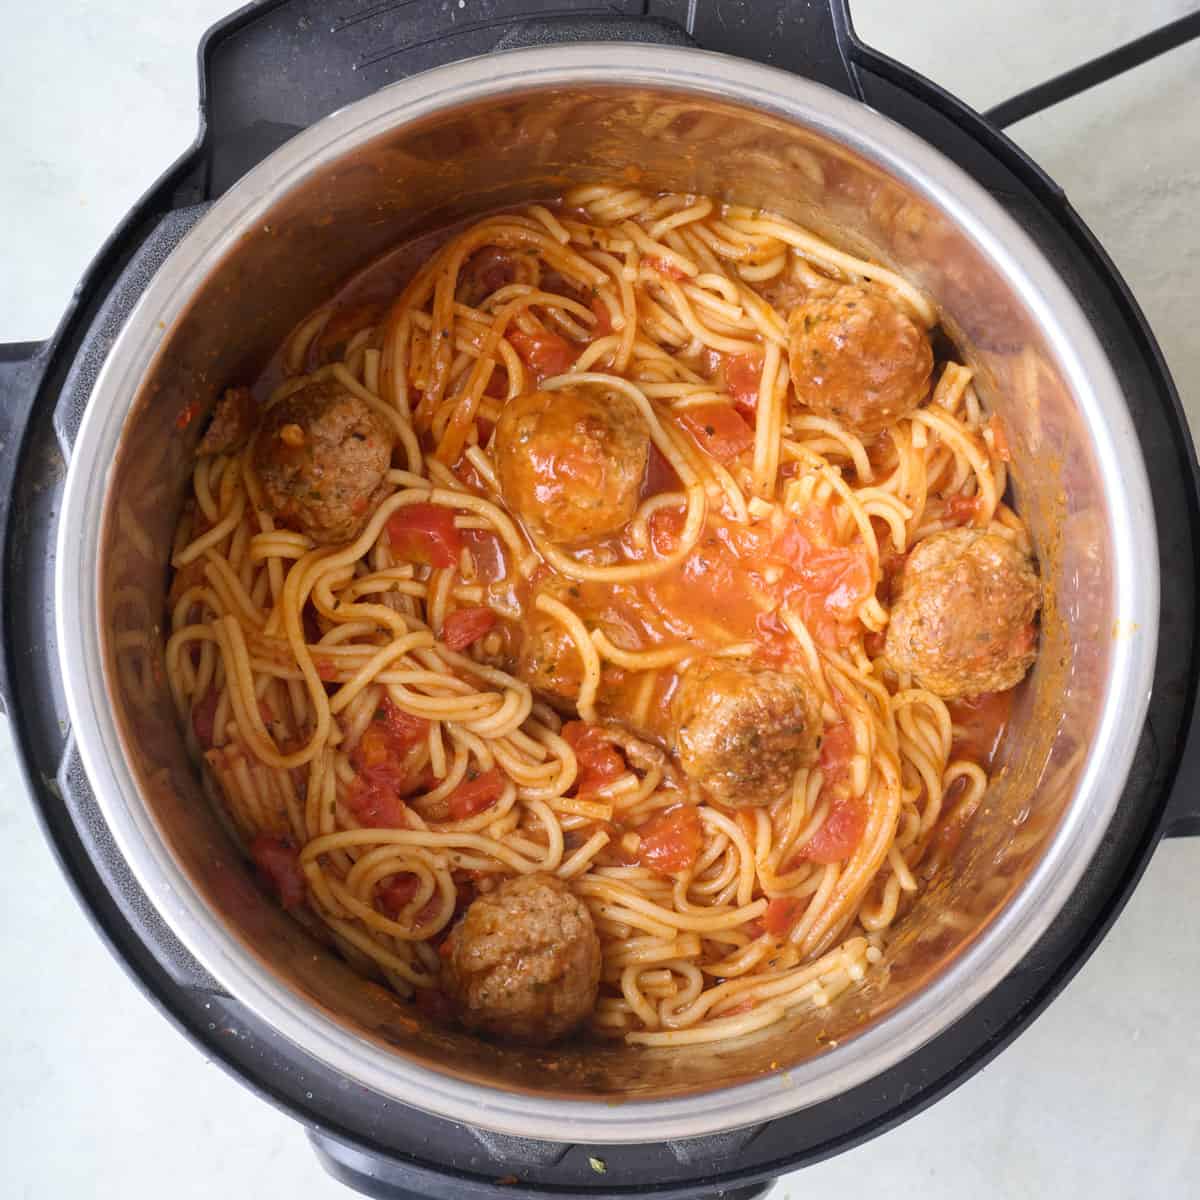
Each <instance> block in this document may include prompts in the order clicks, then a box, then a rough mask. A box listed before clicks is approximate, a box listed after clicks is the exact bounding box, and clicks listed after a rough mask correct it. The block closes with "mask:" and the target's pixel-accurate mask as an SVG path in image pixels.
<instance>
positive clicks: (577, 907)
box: [442, 875, 600, 1044]
mask: <svg viewBox="0 0 1200 1200" xmlns="http://www.w3.org/2000/svg"><path fill="white" fill-rule="evenodd" d="M448 944H449V946H450V952H449V957H447V958H445V959H444V960H443V963H442V987H443V990H444V991H445V993H446V994H447V995H448V996H449V997H450V1000H451V1002H452V1003H453V1004H454V1006H455V1009H456V1010H457V1012H458V1017H459V1020H461V1021H462V1023H463V1024H464V1025H465V1026H466V1027H467V1028H468V1029H474V1030H477V1031H479V1032H481V1033H489V1034H491V1035H493V1036H494V1037H498V1038H505V1039H507V1040H512V1041H522V1042H534V1043H538V1044H544V1043H546V1042H553V1041H555V1040H557V1039H558V1038H561V1037H563V1036H565V1035H566V1034H568V1033H570V1032H571V1030H573V1029H574V1028H575V1027H576V1026H577V1025H579V1024H580V1022H582V1021H584V1020H585V1019H586V1018H587V1017H588V1016H589V1015H590V1013H591V1011H592V1009H593V1008H595V1006H596V990H597V988H598V987H599V985H600V938H599V937H598V936H597V934H596V928H595V926H594V925H593V924H592V917H591V914H590V913H589V912H588V910H587V909H586V908H585V907H584V904H583V902H582V901H581V900H579V899H578V898H577V897H576V896H575V895H574V894H573V893H572V892H571V890H570V889H569V888H568V887H567V885H566V884H565V883H563V882H562V880H561V879H557V878H555V877H554V876H553V875H523V876H518V877H517V878H515V879H508V880H505V882H504V883H502V884H501V885H500V886H499V887H498V888H497V889H496V890H495V891H494V892H490V893H487V894H485V895H482V896H480V897H478V898H477V899H476V900H474V901H472V903H471V906H470V908H468V909H467V914H466V916H465V917H463V919H462V922H461V923H460V924H459V925H458V926H457V927H456V928H455V929H454V931H453V932H452V933H451V935H450V938H449V939H448Z"/></svg>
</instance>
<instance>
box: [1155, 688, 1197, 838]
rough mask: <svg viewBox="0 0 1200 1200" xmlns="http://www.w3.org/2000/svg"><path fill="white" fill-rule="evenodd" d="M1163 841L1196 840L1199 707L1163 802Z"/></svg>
mask: <svg viewBox="0 0 1200 1200" xmlns="http://www.w3.org/2000/svg"><path fill="white" fill-rule="evenodd" d="M1163 837H1200V705H1198V707H1197V710H1196V711H1195V712H1194V713H1193V715H1192V727H1191V729H1190V730H1189V731H1188V736H1187V743H1186V744H1185V746H1184V748H1183V757H1182V758H1181V759H1180V762H1179V770H1178V772H1177V773H1176V775H1175V782H1174V783H1173V784H1172V786H1171V794H1170V796H1169V797H1168V799H1167V812H1166V816H1165V817H1164V818H1163Z"/></svg>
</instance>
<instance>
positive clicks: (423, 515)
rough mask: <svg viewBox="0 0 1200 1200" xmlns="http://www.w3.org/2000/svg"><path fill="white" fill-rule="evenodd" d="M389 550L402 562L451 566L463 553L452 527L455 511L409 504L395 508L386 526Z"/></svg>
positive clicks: (457, 535) (433, 506)
mask: <svg viewBox="0 0 1200 1200" xmlns="http://www.w3.org/2000/svg"><path fill="white" fill-rule="evenodd" d="M387 533H388V541H389V542H390V543H391V547H392V550H393V551H394V552H395V553H396V555H397V556H398V557H399V558H401V559H403V560H404V561H405V562H417V563H428V564H429V566H431V567H452V566H454V565H455V564H456V563H457V562H458V556H459V552H460V551H461V550H462V545H463V542H462V534H461V533H459V531H458V530H457V529H456V528H455V527H454V512H453V511H452V510H451V509H449V508H443V507H442V506H441V505H440V504H409V505H407V506H405V507H404V508H400V509H397V510H396V511H395V512H394V513H393V514H392V515H391V516H390V517H389V518H388V523H387Z"/></svg>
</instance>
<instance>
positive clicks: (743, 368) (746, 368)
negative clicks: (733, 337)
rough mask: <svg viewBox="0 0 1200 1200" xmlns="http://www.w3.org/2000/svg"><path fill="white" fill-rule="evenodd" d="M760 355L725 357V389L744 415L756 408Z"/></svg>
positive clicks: (761, 364) (761, 366)
mask: <svg viewBox="0 0 1200 1200" xmlns="http://www.w3.org/2000/svg"><path fill="white" fill-rule="evenodd" d="M762 368H763V360H762V355H760V354H730V355H727V356H726V357H725V387H726V388H727V389H728V391H729V394H730V395H731V396H732V397H733V402H734V404H736V405H737V406H738V408H739V409H740V410H741V411H742V412H743V413H744V414H750V413H753V412H754V410H755V409H756V408H757V407H758V385H759V382H760V381H761V380H762Z"/></svg>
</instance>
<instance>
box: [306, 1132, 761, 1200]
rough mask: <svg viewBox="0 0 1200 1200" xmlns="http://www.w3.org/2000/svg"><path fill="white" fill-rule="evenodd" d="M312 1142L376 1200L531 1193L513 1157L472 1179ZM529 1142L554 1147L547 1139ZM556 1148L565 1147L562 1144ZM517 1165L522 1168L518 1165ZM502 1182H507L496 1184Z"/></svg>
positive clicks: (754, 1197)
mask: <svg viewBox="0 0 1200 1200" xmlns="http://www.w3.org/2000/svg"><path fill="white" fill-rule="evenodd" d="M308 1140H309V1141H310V1142H311V1143H312V1148H313V1153H315V1154H316V1156H317V1161H318V1162H319V1163H320V1164H321V1166H322V1167H324V1168H325V1170H326V1171H328V1172H329V1174H330V1175H332V1176H333V1178H334V1179H336V1180H337V1181H338V1183H341V1184H344V1185H345V1186H346V1187H348V1188H351V1189H353V1190H354V1191H356V1192H358V1193H360V1194H361V1195H363V1196H370V1197H372V1200H489V1198H491V1197H495V1196H497V1195H499V1194H500V1193H501V1192H507V1191H509V1190H510V1189H511V1192H512V1194H513V1195H514V1196H521V1195H527V1194H528V1192H527V1191H525V1190H523V1189H522V1187H521V1180H520V1177H519V1175H518V1174H515V1173H512V1169H511V1166H510V1163H509V1160H507V1159H504V1158H501V1159H499V1160H496V1161H495V1162H494V1163H493V1168H494V1175H492V1176H491V1177H490V1178H488V1167H487V1165H486V1162H485V1163H483V1164H480V1163H478V1162H472V1164H471V1166H472V1168H473V1170H474V1171H476V1172H479V1173H480V1174H481V1175H482V1176H483V1178H472V1177H471V1176H470V1175H466V1174H463V1175H456V1174H452V1173H450V1172H441V1171H436V1170H434V1169H432V1168H430V1167H424V1166H421V1165H419V1164H417V1163H411V1162H406V1161H404V1160H402V1159H399V1158H392V1157H389V1156H383V1155H378V1156H377V1155H374V1154H370V1153H368V1152H367V1151H365V1150H362V1149H359V1148H358V1147H357V1146H352V1145H349V1144H348V1143H346V1142H343V1141H341V1140H339V1139H337V1138H334V1137H331V1136H330V1135H329V1134H327V1133H324V1132H322V1131H320V1130H317V1129H310V1130H309V1131H308ZM530 1145H532V1146H547V1147H548V1146H549V1144H548V1143H530ZM556 1149H557V1150H561V1147H557V1148H556ZM516 1165H517V1169H518V1170H519V1164H516ZM501 1180H503V1181H504V1186H497V1185H498V1183H499V1181H501ZM774 1184H775V1180H773V1179H767V1180H763V1181H761V1182H758V1183H748V1184H740V1185H735V1186H733V1187H729V1188H717V1189H716V1190H712V1187H711V1185H708V1186H707V1187H706V1186H705V1185H704V1184H700V1185H699V1187H698V1190H697V1191H695V1192H685V1193H681V1192H677V1191H672V1192H671V1195H672V1196H676V1197H678V1198H679V1200H762V1197H764V1196H766V1194H767V1193H768V1192H769V1191H770V1190H771V1188H772V1187H773V1186H774ZM556 1194H557V1195H560V1196H563V1197H567V1196H580V1197H583V1196H585V1195H586V1196H587V1197H589V1198H594V1200H605V1197H608V1196H615V1195H629V1193H628V1192H627V1191H626V1190H625V1189H624V1188H622V1189H620V1191H619V1192H618V1191H617V1190H616V1189H614V1190H612V1191H608V1192H604V1191H600V1190H598V1189H589V1190H588V1191H587V1192H586V1193H585V1192H582V1191H579V1192H576V1191H570V1192H566V1191H559V1190H556Z"/></svg>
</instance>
